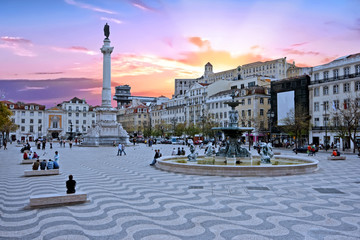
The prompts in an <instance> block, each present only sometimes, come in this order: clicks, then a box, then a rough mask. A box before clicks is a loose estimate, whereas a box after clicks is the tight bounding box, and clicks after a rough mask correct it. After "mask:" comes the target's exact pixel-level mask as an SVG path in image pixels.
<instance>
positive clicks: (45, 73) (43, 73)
mask: <svg viewBox="0 0 360 240" xmlns="http://www.w3.org/2000/svg"><path fill="white" fill-rule="evenodd" d="M62 73H64V72H36V73H33V74H37V75H48V74H62Z"/></svg>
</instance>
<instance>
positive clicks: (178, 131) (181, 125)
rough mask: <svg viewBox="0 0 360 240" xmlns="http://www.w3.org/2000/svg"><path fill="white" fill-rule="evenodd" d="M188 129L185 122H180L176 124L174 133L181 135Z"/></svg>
mask: <svg viewBox="0 0 360 240" xmlns="http://www.w3.org/2000/svg"><path fill="white" fill-rule="evenodd" d="M185 129H186V126H185V123H178V124H176V126H175V130H174V135H175V136H177V137H180V136H182V135H183V134H184V132H185Z"/></svg>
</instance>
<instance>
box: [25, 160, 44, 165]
mask: <svg viewBox="0 0 360 240" xmlns="http://www.w3.org/2000/svg"><path fill="white" fill-rule="evenodd" d="M36 160H37V159H23V160H22V161H21V164H33V163H34V162H36ZM39 160H40V162H42V161H43V160H44V159H39Z"/></svg>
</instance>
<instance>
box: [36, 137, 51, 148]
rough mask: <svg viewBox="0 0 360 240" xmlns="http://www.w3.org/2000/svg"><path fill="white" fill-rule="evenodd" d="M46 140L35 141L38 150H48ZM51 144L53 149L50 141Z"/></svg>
mask: <svg viewBox="0 0 360 240" xmlns="http://www.w3.org/2000/svg"><path fill="white" fill-rule="evenodd" d="M46 143H47V142H46V140H45V139H44V140H40V139H36V140H35V144H36V146H37V149H40V148H41V149H42V150H45V148H46ZM49 144H50V149H52V142H51V141H49Z"/></svg>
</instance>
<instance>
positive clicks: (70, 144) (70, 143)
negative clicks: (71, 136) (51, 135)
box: [69, 140, 72, 148]
mask: <svg viewBox="0 0 360 240" xmlns="http://www.w3.org/2000/svg"><path fill="white" fill-rule="evenodd" d="M69 147H70V148H72V140H70V142H69Z"/></svg>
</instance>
